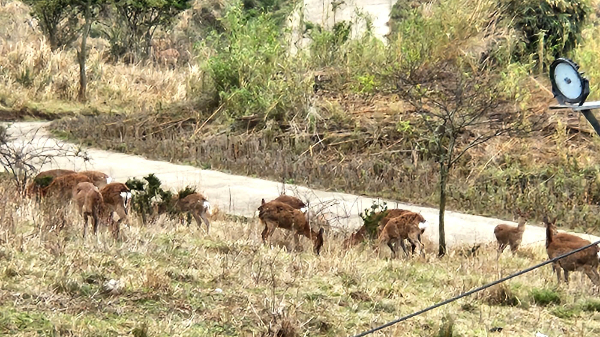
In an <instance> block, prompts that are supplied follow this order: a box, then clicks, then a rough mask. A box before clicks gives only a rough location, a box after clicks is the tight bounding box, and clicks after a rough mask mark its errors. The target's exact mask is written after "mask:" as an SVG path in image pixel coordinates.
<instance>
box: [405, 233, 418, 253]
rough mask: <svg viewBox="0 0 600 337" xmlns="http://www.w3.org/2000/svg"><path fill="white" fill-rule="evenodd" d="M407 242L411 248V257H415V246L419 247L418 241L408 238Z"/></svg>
mask: <svg viewBox="0 0 600 337" xmlns="http://www.w3.org/2000/svg"><path fill="white" fill-rule="evenodd" d="M408 241H409V242H410V245H411V246H412V255H415V249H416V248H417V246H419V240H417V239H415V238H413V237H410V236H409V237H408Z"/></svg>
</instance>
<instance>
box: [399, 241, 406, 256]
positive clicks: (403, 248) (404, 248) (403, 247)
mask: <svg viewBox="0 0 600 337" xmlns="http://www.w3.org/2000/svg"><path fill="white" fill-rule="evenodd" d="M398 243H399V244H400V247H402V250H403V251H404V254H406V256H408V250H406V245H405V244H404V239H400V240H398Z"/></svg>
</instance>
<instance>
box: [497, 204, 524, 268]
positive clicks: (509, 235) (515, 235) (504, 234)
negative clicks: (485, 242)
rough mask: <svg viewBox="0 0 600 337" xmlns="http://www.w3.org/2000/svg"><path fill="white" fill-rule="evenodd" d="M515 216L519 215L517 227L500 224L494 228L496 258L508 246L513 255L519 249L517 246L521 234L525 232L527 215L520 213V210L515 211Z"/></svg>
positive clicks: (519, 242)
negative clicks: (496, 249)
mask: <svg viewBox="0 0 600 337" xmlns="http://www.w3.org/2000/svg"><path fill="white" fill-rule="evenodd" d="M517 214H518V215H519V218H518V220H517V221H518V225H517V227H514V226H510V225H506V224H500V225H498V226H496V228H494V235H495V236H496V240H498V256H497V257H498V258H500V254H502V252H504V250H505V249H506V247H507V246H510V250H511V251H512V252H513V254H514V253H515V252H516V251H517V249H519V245H520V244H521V240H522V239H523V232H525V223H526V222H527V218H528V214H525V213H522V212H521V211H520V210H517Z"/></svg>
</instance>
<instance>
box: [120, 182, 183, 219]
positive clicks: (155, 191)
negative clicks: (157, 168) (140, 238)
mask: <svg viewBox="0 0 600 337" xmlns="http://www.w3.org/2000/svg"><path fill="white" fill-rule="evenodd" d="M161 184H162V183H161V181H160V179H158V178H157V177H156V176H155V175H154V173H151V174H149V175H148V176H146V177H144V178H143V180H139V179H137V178H130V179H128V180H127V182H125V185H126V186H127V187H128V188H129V189H130V190H131V191H132V200H131V205H132V208H133V210H134V211H135V212H137V213H139V214H140V215H141V216H142V219H144V221H146V216H147V215H148V214H152V207H153V202H154V201H156V202H157V203H158V205H160V204H164V203H170V202H171V199H172V196H173V194H172V193H171V192H170V191H165V190H163V189H162V187H161Z"/></svg>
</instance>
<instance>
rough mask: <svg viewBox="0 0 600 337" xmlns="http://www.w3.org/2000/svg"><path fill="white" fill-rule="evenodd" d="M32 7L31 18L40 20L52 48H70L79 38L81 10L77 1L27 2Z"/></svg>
mask: <svg viewBox="0 0 600 337" xmlns="http://www.w3.org/2000/svg"><path fill="white" fill-rule="evenodd" d="M23 2H25V3H26V4H28V5H29V6H31V16H32V17H34V18H36V19H37V20H38V23H39V26H40V29H41V30H42V32H43V33H44V35H45V36H46V37H47V38H48V42H49V43H50V48H51V49H52V50H56V49H58V48H62V47H65V46H69V45H70V44H71V43H72V42H73V41H75V40H76V39H77V37H78V36H79V30H78V27H77V26H78V22H79V19H78V17H77V16H78V15H79V14H80V13H81V8H80V7H78V6H76V4H77V2H78V1H76V0H25V1H23Z"/></svg>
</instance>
